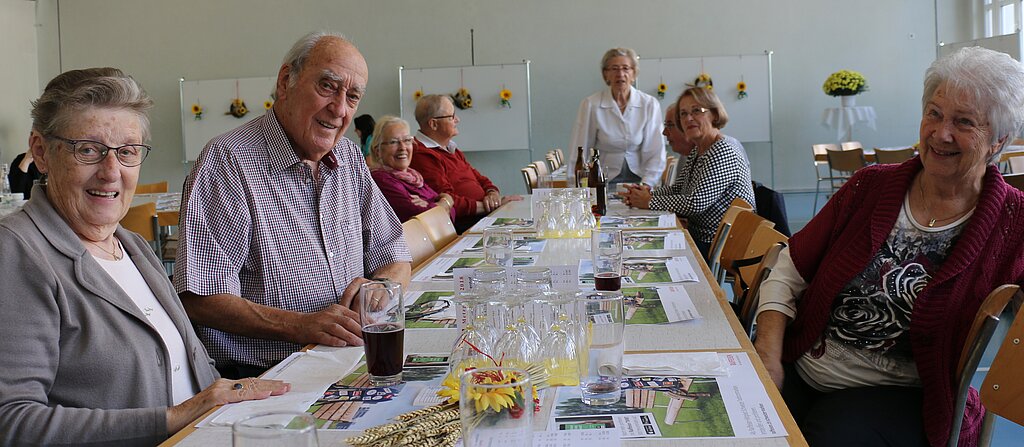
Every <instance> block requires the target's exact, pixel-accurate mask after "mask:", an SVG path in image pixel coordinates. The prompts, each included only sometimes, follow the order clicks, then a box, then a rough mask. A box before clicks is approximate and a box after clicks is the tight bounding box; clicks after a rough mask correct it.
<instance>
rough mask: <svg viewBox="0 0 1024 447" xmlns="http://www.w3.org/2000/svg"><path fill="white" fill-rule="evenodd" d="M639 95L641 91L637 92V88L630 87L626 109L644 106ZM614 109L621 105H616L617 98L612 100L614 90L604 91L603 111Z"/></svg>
mask: <svg viewBox="0 0 1024 447" xmlns="http://www.w3.org/2000/svg"><path fill="white" fill-rule="evenodd" d="M639 93H640V90H637V89H636V87H633V86H630V87H629V102H628V103H626V107H642V106H643V104H641V103H640V94H639ZM612 107H616V108H617V107H619V105H618V104H616V103H615V98H612V90H611V89H610V88H608V89H605V90H604V91H602V92H601V108H603V109H610V108H612Z"/></svg>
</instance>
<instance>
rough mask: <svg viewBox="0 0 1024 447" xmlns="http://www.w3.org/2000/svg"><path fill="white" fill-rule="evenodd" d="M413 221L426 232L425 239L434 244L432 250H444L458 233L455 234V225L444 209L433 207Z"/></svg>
mask: <svg viewBox="0 0 1024 447" xmlns="http://www.w3.org/2000/svg"><path fill="white" fill-rule="evenodd" d="M414 219H417V220H419V221H420V222H422V223H423V226H424V227H425V228H426V230H427V238H429V239H430V242H431V243H433V244H434V250H440V249H442V248H444V246H446V245H448V244H449V243H451V241H454V240H455V238H456V237H457V236H458V233H456V232H455V224H453V223H452V218H451V216H450V215H449V214H448V210H446V209H444V207H441V206H435V207H433V208H431V209H429V210H426V211H424V212H422V213H419V214H417V215H416V217H414Z"/></svg>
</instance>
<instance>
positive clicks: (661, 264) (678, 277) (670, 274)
mask: <svg viewBox="0 0 1024 447" xmlns="http://www.w3.org/2000/svg"><path fill="white" fill-rule="evenodd" d="M579 270H580V273H579V276H580V284H583V285H593V284H594V262H593V260H591V259H580V264H579ZM622 273H623V275H622V285H623V286H626V285H628V284H659V283H672V282H698V281H700V279H699V277H698V276H697V272H695V271H694V270H693V267H692V266H691V265H690V261H689V260H688V259H686V258H685V257H681V256H679V257H672V258H667V257H634V258H625V259H623V260H622Z"/></svg>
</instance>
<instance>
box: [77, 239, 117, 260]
mask: <svg viewBox="0 0 1024 447" xmlns="http://www.w3.org/2000/svg"><path fill="white" fill-rule="evenodd" d="M85 241H86V242H88V243H90V244H92V245H95V246H96V247H99V249H100V250H103V252H104V253H106V254H108V255H110V257H112V258H114V260H115V261H120V260H121V259H124V251H121V256H118V255H117V252H118V251H119V250H118V249H117V248H118V247H119V246H120V244H118V243H117V239H116V238H115V239H114V249H113V250H110V251H107V249H106V248H103V246H102V245H100V244H99V242H93V241H91V240H89V239H86V240H85Z"/></svg>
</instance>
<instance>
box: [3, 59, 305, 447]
mask: <svg viewBox="0 0 1024 447" xmlns="http://www.w3.org/2000/svg"><path fill="white" fill-rule="evenodd" d="M151 104H152V101H151V100H150V99H149V97H148V95H146V93H145V92H144V91H143V90H142V88H141V87H140V86H139V85H138V84H137V83H136V82H135V81H134V80H133V79H132V78H131V77H129V76H127V75H125V74H124V73H122V72H121V71H120V70H117V69H114V68H93V69H86V70H73V71H69V72H67V73H64V74H61V75H60V76H57V77H56V78H54V79H53V80H52V81H50V83H49V84H48V85H47V86H46V89H45V90H44V91H43V94H42V96H41V97H40V98H39V99H38V100H37V101H35V102H34V103H33V109H32V118H33V123H32V133H31V136H30V137H29V145H30V147H31V150H32V152H33V155H34V157H35V161H36V164H37V165H38V167H39V170H40V172H42V173H43V174H45V175H46V176H47V181H46V184H45V185H40V186H36V187H35V188H36V189H35V190H34V191H33V194H32V199H31V200H30V201H29V202H28V203H27V204H26V205H25V207H24V208H23V209H22V210H21V211H19V212H17V213H15V214H12V215H10V216H8V217H7V218H5V219H4V220H2V221H0V290H2V292H0V359H3V361H2V362H0V445H40V444H46V445H52V444H74V445H154V444H157V443H159V442H161V441H163V440H164V439H166V438H167V436H168V435H169V434H171V433H174V432H176V431H178V430H180V429H181V428H183V427H184V426H185V425H186V424H187V423H188V422H190V421H192V420H194V419H195V418H197V417H198V416H200V415H202V414H203V413H204V412H206V411H207V410H209V409H210V408H212V407H213V406H215V405H220V404H225V403H229V402H238V401H241V400H249V399H263V398H266V397H268V396H270V395H274V394H281V393H284V392H286V391H287V390H288V385H287V384H285V383H282V382H280V381H274V380H258V379H245V380H241V381H231V380H225V379H218V378H217V373H216V372H215V370H214V369H213V366H212V361H211V360H210V358H209V356H208V355H207V353H206V349H205V348H203V345H202V344H201V343H200V342H199V339H198V338H197V337H196V334H195V332H193V330H192V326H191V325H190V323H189V321H188V318H187V317H186V315H185V311H184V309H183V308H182V306H181V303H180V302H178V298H177V296H176V295H175V294H174V288H173V287H171V284H170V282H168V281H167V277H166V276H164V273H163V268H162V266H161V264H160V261H159V260H158V259H157V258H156V256H155V254H154V253H153V251H152V249H151V248H150V247H149V245H148V244H147V243H146V242H145V241H144V240H143V239H142V238H141V237H139V236H138V235H137V234H135V233H132V232H129V231H127V230H125V229H124V228H122V227H120V226H119V225H118V222H119V221H120V220H121V218H122V217H124V215H125V214H126V213H127V212H128V208H129V207H130V206H131V202H132V196H133V195H134V191H135V185H136V183H137V181H138V178H139V170H140V169H141V168H140V165H141V164H142V161H143V160H145V158H146V155H147V154H148V153H149V149H150V148H149V146H146V145H144V144H143V142H144V141H145V140H146V139H148V137H149V121H148V118H147V116H146V111H147V109H148V108H149V107H150V106H151Z"/></svg>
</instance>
